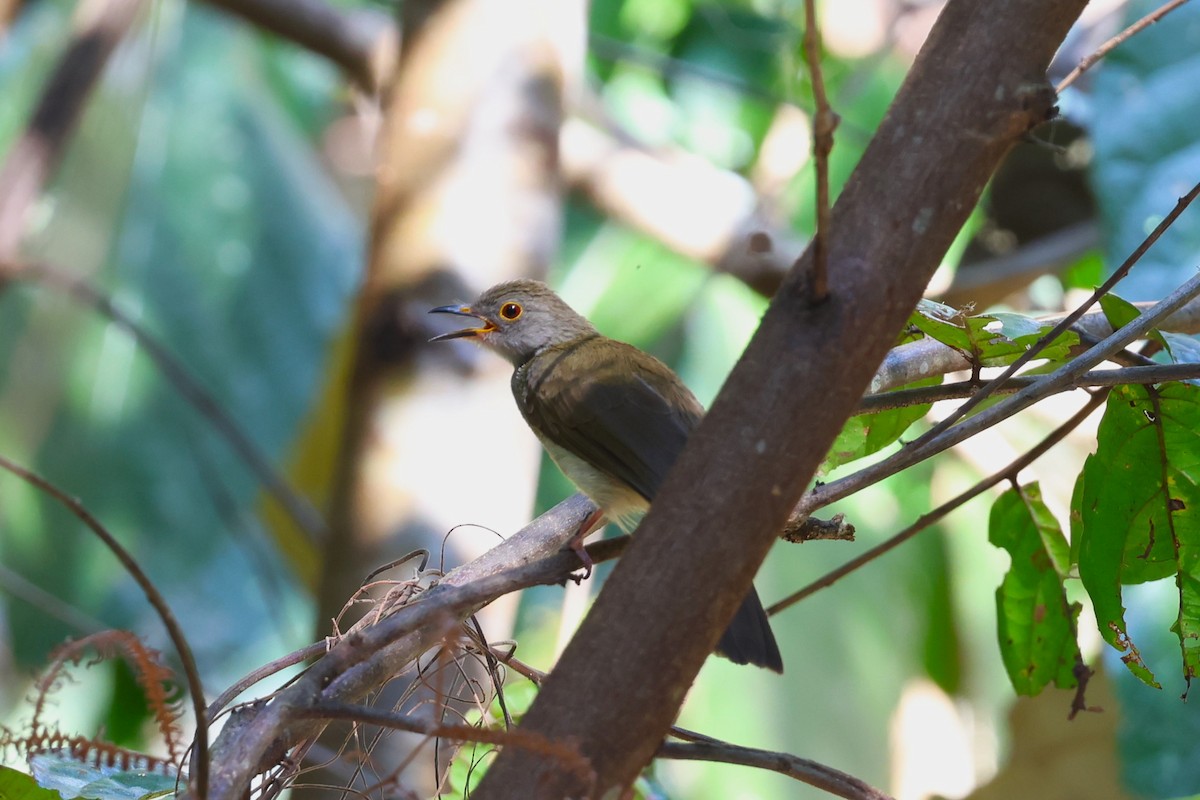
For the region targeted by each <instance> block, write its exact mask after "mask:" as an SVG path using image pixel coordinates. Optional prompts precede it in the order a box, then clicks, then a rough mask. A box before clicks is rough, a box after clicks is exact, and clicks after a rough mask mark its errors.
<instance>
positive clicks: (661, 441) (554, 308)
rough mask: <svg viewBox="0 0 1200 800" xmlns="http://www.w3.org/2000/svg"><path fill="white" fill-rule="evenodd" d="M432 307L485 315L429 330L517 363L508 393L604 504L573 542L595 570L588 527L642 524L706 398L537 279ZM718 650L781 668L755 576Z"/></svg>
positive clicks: (739, 660)
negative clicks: (467, 323)
mask: <svg viewBox="0 0 1200 800" xmlns="http://www.w3.org/2000/svg"><path fill="white" fill-rule="evenodd" d="M430 313H437V314H457V315H460V316H465V317H472V318H474V319H475V320H478V321H479V322H480V323H481V324H479V325H477V326H473V327H469V328H463V329H461V330H456V331H452V332H450V333H444V334H442V335H440V336H435V337H433V338H432V339H431V340H430V341H446V340H450V339H472V340H475V341H477V342H479V343H481V344H483V345H484V346H485V347H487V348H489V349H491V350H493V351H495V352H496V353H498V354H499V355H501V356H503V357H504V358H506V359H507V360H508V361H509V363H511V364H512V366H513V374H512V392H513V397H514V398H515V399H516V402H517V407H518V408H519V409H520V412H521V415H522V416H523V417H524V419H525V422H526V423H527V424H528V425H529V427H530V428H531V429H532V431H533V433H534V434H535V435H536V436H537V438H538V439H539V440H540V441H541V443H542V446H543V447H544V448H545V449H546V451H547V452H548V453H549V455H550V458H551V459H552V460H553V461H554V463H555V464H556V465H558V468H559V469H560V470H561V471H562V472H563V474H565V475H566V476H567V478H569V479H570V480H571V482H572V483H574V484H575V485H576V486H577V487H578V488H579V489H580V491H582V492H583V493H584V494H585V495H587V496H588V497H589V498H590V499H591V500H592V502H594V503H595V504H596V506H597V507H598V509H599V512H598V513H597V514H596V515H595V516H594V517H593V518H589V519H588V520H587V521H585V523H584V524H583V525H582V526H581V527H580V531H579V533H578V534H577V535H576V536H575V537H574V538H573V540H572V543H571V547H572V549H573V550H575V552H576V553H578V554H579V555H580V558H581V560H582V561H583V562H584V565H585V568H588V570H589V571H590V566H591V559H590V558H588V557H587V553H586V551H585V550H584V549H583V545H582V541H583V538H584V537H585V536H586V535H587V534H588V533H590V532H591V530H593V529H594V527H595V526H596V525H597V523H599V522H600V521H601V516H602V517H603V518H607V519H608V520H609V521H610V522H613V523H615V524H617V525H618V526H619V527H621V528H622V529H623V530H625V531H627V532H628V531H632V530H633V529H634V528H636V526H637V524H638V522H639V521H640V520H641V517H642V516H643V515H644V514H645V512H646V510H647V509H648V508H649V506H650V503H651V502H653V500H654V496H655V494H656V493H657V492H658V489H659V487H660V486H661V485H662V483H663V480H664V479H665V478H666V475H667V471H668V470H669V469H670V468H671V465H672V464H674V463H675V459H676V458H677V457H678V456H679V454H680V453H681V452H682V451H683V447H684V445H685V444H686V442H687V439H688V435H689V434H690V433H691V432H692V430H694V429H695V428H696V426H697V425H698V424H699V423H700V420H701V418H702V417H703V416H704V407H703V406H702V405H701V404H700V402H699V401H698V400H697V399H696V396H695V395H694V394H692V392H691V390H690V389H688V387H687V386H686V384H684V382H683V381H682V380H681V379H680V378H679V376H678V375H676V374H675V373H674V372H673V371H672V370H671V368H670V367H668V366H667V365H666V364H664V363H663V362H662V361H659V360H658V359H657V358H655V357H654V356H652V355H650V354H649V353H646V352H643V351H641V350H639V349H637V348H636V347H634V346H633V345H630V344H626V343H625V342H621V341H618V340H616V339H611V338H609V337H607V336H604V335H603V334H601V333H600V332H599V331H598V330H597V329H596V328H595V326H593V325H592V323H591V322H589V321H588V320H587V318H586V317H584V316H583V315H581V314H579V313H577V312H576V311H575V310H574V309H572V308H571V307H570V306H569V305H567V303H566V302H565V301H564V300H563V299H562V298H560V297H559V296H558V295H557V294H555V293H554V291H553V290H552V289H550V288H549V287H548V286H546V284H544V283H542V282H540V281H536V280H530V279H519V280H512V281H506V282H504V283H500V284H497V285H496V286H493V287H492V288H490V289H488V290H487V291H485V292H484V293H483V294H482V295H480V296H479V298H478V299H477V300H476V301H475V302H473V303H471V304H469V305H462V304H454V305H447V306H440V307H438V308H433V309H430ZM716 653H717V655H721V656H724V657H726V658H728V659H729V660H731V661H733V662H734V663H735V664H753V665H755V666H760V667H764V668H766V669H770V670H774V671H775V672H783V659H782V657H781V656H780V653H779V645H778V643H777V642H776V641H775V636H774V633H773V632H772V631H771V626H770V624H769V622H768V620H767V614H766V611H765V610H764V609H763V605H762V601H761V600H760V599H759V597H758V592H757V591H756V590H755V589H754V588H753V587H751V589H750V593H749V594H748V595H747V596H746V598H745V600H744V601H743V602H742V604H741V606H740V607H739V608H738V611H737V613H736V614H735V615H734V618H733V621H732V622H731V623H730V625H729V627H728V629H727V630H726V631H725V633H724V634H723V635H722V636H721V639H720V641H719V642H718V644H717V649H716Z"/></svg>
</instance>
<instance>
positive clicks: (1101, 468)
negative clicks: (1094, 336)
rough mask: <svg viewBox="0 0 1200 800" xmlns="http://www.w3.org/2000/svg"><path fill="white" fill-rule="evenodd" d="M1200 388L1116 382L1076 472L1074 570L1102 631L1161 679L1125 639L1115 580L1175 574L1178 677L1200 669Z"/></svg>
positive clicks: (1128, 659)
mask: <svg viewBox="0 0 1200 800" xmlns="http://www.w3.org/2000/svg"><path fill="white" fill-rule="evenodd" d="M1198 430H1200V390H1198V389H1197V388H1196V387H1194V386H1191V385H1188V384H1182V383H1169V384H1165V385H1163V386H1162V387H1160V388H1158V389H1155V388H1153V387H1146V386H1118V387H1117V388H1115V389H1114V390H1113V392H1112V394H1111V395H1110V396H1109V399H1108V407H1107V409H1106V410H1105V413H1104V419H1103V420H1102V421H1101V423H1100V430H1099V432H1098V435H1097V439H1098V446H1097V449H1096V452H1095V454H1093V455H1091V456H1089V457H1088V459H1087V461H1086V462H1085V463H1084V467H1083V473H1082V475H1081V476H1080V480H1081V481H1082V488H1080V489H1077V496H1078V515H1079V523H1078V532H1079V537H1078V538H1079V576H1080V578H1081V579H1082V580H1083V585H1084V588H1086V589H1087V592H1088V594H1089V595H1090V596H1091V598H1092V604H1093V605H1094V606H1095V609H1096V623H1097V625H1098V627H1099V629H1100V634H1101V636H1103V637H1104V639H1105V641H1107V642H1108V643H1109V644H1110V645H1112V646H1113V647H1115V648H1116V649H1117V650H1119V651H1121V653H1122V654H1123V655H1122V660H1124V661H1125V664H1126V666H1128V667H1129V669H1130V670H1131V671H1133V673H1134V674H1135V675H1137V676H1138V677H1139V678H1141V679H1142V680H1143V681H1145V682H1146V683H1148V684H1150V685H1152V686H1158V683H1157V682H1156V681H1155V679H1154V676H1153V674H1152V673H1151V672H1150V670H1149V669H1148V668H1147V667H1146V665H1145V663H1144V662H1143V661H1142V659H1141V656H1140V655H1139V654H1138V651H1137V648H1136V646H1135V645H1134V643H1133V641H1132V640H1131V639H1130V638H1129V635H1128V632H1127V630H1126V624H1125V608H1124V606H1123V605H1122V602H1121V586H1122V585H1127V584H1135V583H1143V582H1145V581H1151V580H1155V579H1158V578H1165V577H1169V576H1172V575H1173V576H1174V577H1175V581H1176V586H1177V588H1178V591H1179V613H1178V615H1177V618H1176V620H1175V624H1174V626H1173V630H1174V631H1175V633H1176V635H1177V636H1178V637H1179V640H1180V646H1181V649H1182V661H1183V674H1184V677H1185V678H1187V679H1189V680H1190V679H1191V678H1192V677H1194V676H1195V675H1196V674H1197V669H1200V522H1198V518H1197V514H1198V513H1200V488H1198V486H1197V482H1198V480H1200V435H1198V433H1197V431H1198Z"/></svg>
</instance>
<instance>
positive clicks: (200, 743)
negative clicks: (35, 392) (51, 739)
mask: <svg viewBox="0 0 1200 800" xmlns="http://www.w3.org/2000/svg"><path fill="white" fill-rule="evenodd" d="M0 468H3V469H5V470H7V471H8V472H11V473H12V474H13V475H16V476H17V477H18V478H20V479H21V480H23V481H25V482H26V483H28V484H30V485H31V486H33V487H35V488H37V489H39V490H40V491H42V492H45V493H46V494H48V495H50V497H52V498H54V499H55V500H57V501H58V502H59V503H60V504H61V505H62V506H63V507H64V508H66V509H67V510H68V511H70V512H71V513H72V514H73V515H74V516H75V517H76V518H78V519H79V521H80V522H82V523H83V524H84V525H86V526H87V527H88V529H89V530H91V531H92V533H94V534H96V537H97V538H99V539H100V541H102V542H103V543H104V544H105V546H107V547H108V549H109V550H111V551H112V554H113V555H114V556H116V557H117V560H118V561H120V562H121V566H123V567H124V568H125V571H126V572H128V573H129V575H130V576H131V577H132V578H133V580H134V581H135V582H136V583H137V585H138V586H139V587H141V590H142V593H143V594H145V595H146V599H147V600H148V601H149V602H150V605H151V606H152V607H153V608H154V610H155V612H157V614H158V617H159V619H160V620H162V624H163V627H164V628H166V629H167V636H169V637H170V638H171V643H172V644H173V645H174V646H175V652H176V653H178V654H179V662H180V664H181V665H182V666H183V674H184V677H185V678H186V679H187V684H188V691H189V692H190V693H191V695H192V710H193V713H195V715H196V739H195V753H196V754H195V758H193V759H192V766H193V769H192V774H193V775H194V776H195V779H196V795H197V797H199V798H201V800H203V798H205V797H207V795H208V722H207V720H208V717H207V715H206V713H205V709H204V687H203V685H201V683H200V670H199V669H197V668H196V659H195V658H194V657H193V656H192V648H191V647H190V646H188V642H187V638H186V637H185V636H184V635H183V629H182V628H180V627H179V622H178V621H177V620H176V619H175V615H174V614H173V613H171V608H170V606H168V605H167V601H166V600H165V599H164V598H163V596H162V594H160V593H159V591H158V589H156V588H155V587H154V584H153V583H151V582H150V578H149V577H147V575H146V573H145V572H143V571H142V568H141V567H140V566H138V563H137V561H136V560H135V559H134V558H133V556H132V555H130V553H129V551H128V550H126V549H125V548H124V547H123V546H122V545H121V543H120V542H118V541H117V539H116V537H115V536H113V535H112V534H111V533H109V532H108V530H107V529H106V528H105V527H104V526H103V525H102V524H101V523H100V520H98V519H96V518H95V517H94V516H93V515H92V513H91V512H90V511H88V510H87V509H86V508H84V506H83V504H82V503H80V502H79V501H78V500H76V499H75V498H74V497H71V496H70V495H68V494H67V493H66V492H64V491H63V490H62V489H60V488H58V487H57V486H55V485H54V484H53V483H51V482H50V481H48V480H46V479H45V478H43V477H41V476H40V475H38V474H36V473H34V472H31V471H30V470H27V469H25V468H24V467H22V466H20V465H18V464H16V463H14V462H12V461H9V460H8V459H7V458H5V457H4V456H0Z"/></svg>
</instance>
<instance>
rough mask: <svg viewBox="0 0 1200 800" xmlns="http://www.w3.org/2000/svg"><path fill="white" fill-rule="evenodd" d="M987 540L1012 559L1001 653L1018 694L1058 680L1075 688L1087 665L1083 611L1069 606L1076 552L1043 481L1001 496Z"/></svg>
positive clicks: (999, 603)
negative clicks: (1067, 584) (1080, 627)
mask: <svg viewBox="0 0 1200 800" xmlns="http://www.w3.org/2000/svg"><path fill="white" fill-rule="evenodd" d="M988 541H990V542H991V543H992V544H994V545H995V546H996V547H1000V548H1003V549H1005V550H1007V551H1008V553H1009V555H1010V556H1011V557H1012V565H1011V566H1010V567H1009V570H1008V573H1007V574H1006V575H1005V576H1004V582H1003V583H1001V584H1000V586H999V588H997V589H996V615H997V619H998V621H999V636H1000V655H1001V657H1002V658H1003V659H1004V666H1005V668H1006V669H1007V670H1008V677H1009V679H1010V680H1011V681H1012V685H1013V688H1014V689H1015V690H1016V692H1017V694H1022V695H1029V696H1032V695H1036V694H1038V693H1039V692H1041V691H1042V689H1044V688H1045V687H1046V685H1047V684H1049V683H1051V682H1053V683H1054V685H1055V686H1057V687H1059V688H1060V689H1069V688H1072V687H1074V686H1075V684H1076V680H1075V676H1074V674H1073V670H1074V668H1075V665H1076V664H1080V663H1082V662H1083V656H1081V655H1080V653H1079V644H1078V643H1077V642H1076V638H1075V630H1076V628H1075V622H1076V619H1077V618H1078V616H1079V610H1080V607H1081V606H1080V605H1079V604H1078V603H1070V602H1068V601H1067V595H1066V590H1065V588H1064V587H1063V580H1064V579H1065V578H1066V576H1067V570H1068V568H1069V557H1070V552H1069V547H1068V545H1067V540H1066V538H1065V537H1064V536H1063V533H1062V529H1061V528H1060V527H1059V525H1058V521H1057V520H1055V519H1054V515H1053V514H1051V513H1050V509H1048V508H1047V507H1046V504H1045V503H1044V502H1043V501H1042V493H1041V489H1040V488H1039V487H1038V485H1037V484H1036V483H1031V484H1028V485H1026V486H1021V487H1017V488H1013V489H1009V490H1008V491H1007V492H1005V493H1004V494H1002V495H1000V497H998V498H996V502H995V503H994V504H993V505H992V513H991V517H990V520H989V524H988Z"/></svg>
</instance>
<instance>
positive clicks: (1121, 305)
mask: <svg viewBox="0 0 1200 800" xmlns="http://www.w3.org/2000/svg"><path fill="white" fill-rule="evenodd" d="M1100 307H1101V308H1102V309H1103V310H1104V316H1105V317H1107V318H1108V322H1109V324H1110V325H1112V326H1113V329H1114V330H1115V329H1117V328H1121V327H1124V326H1125V325H1128V324H1129V323H1130V322H1132V321H1133V320H1134V319H1135V318H1136V317H1137V316H1138V315H1139V314H1140V313H1141V312H1140V311H1139V310H1138V307H1137V306H1135V305H1134V304H1133V303H1130V302H1129V301H1128V300H1123V299H1122V298H1120V297H1117V296H1116V295H1115V294H1108V295H1105V296H1104V297H1101V298H1100ZM1148 338H1150V339H1153V340H1154V341H1156V342H1158V343H1159V344H1160V345H1162V347H1163V349H1164V350H1166V352H1167V355H1168V356H1169V357H1170V359H1171V361H1172V362H1174V363H1176V364H1195V363H1198V362H1200V342H1197V341H1196V339H1195V338H1193V337H1191V336H1186V335H1184V334H1182V333H1170V332H1168V331H1159V330H1153V331H1150V333H1149V336H1148ZM1187 382H1188V383H1190V384H1192V385H1194V386H1200V380H1196V379H1194V378H1193V379H1191V380H1188V381H1187Z"/></svg>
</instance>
